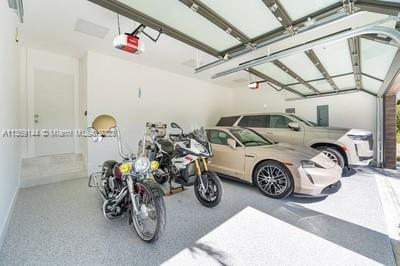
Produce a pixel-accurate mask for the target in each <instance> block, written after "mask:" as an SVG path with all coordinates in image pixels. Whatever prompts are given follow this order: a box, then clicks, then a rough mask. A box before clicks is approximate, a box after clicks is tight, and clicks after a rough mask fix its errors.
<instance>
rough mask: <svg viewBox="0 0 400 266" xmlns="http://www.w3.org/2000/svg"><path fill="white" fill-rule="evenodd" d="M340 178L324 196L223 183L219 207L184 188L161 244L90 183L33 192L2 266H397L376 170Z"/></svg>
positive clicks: (19, 212)
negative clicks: (114, 217)
mask: <svg viewBox="0 0 400 266" xmlns="http://www.w3.org/2000/svg"><path fill="white" fill-rule="evenodd" d="M342 183H343V185H342V188H341V190H340V191H339V192H338V193H336V194H334V195H331V196H330V197H328V198H326V199H323V200H316V199H296V198H289V199H287V200H272V199H269V198H266V197H264V196H263V195H262V194H261V193H259V192H258V190H257V189H255V188H254V187H251V186H249V185H245V184H241V183H237V182H233V181H227V180H224V182H223V186H224V192H225V193H224V198H223V200H222V202H221V204H220V205H219V206H218V207H216V208H214V209H207V208H205V207H202V206H201V205H200V204H199V203H198V202H197V200H196V199H195V197H194V194H193V191H192V190H186V191H184V192H182V193H179V194H177V195H174V196H170V197H166V207H167V226H166V230H165V232H164V235H163V236H162V238H161V239H160V240H159V241H158V242H157V243H155V244H146V243H144V242H142V241H141V240H139V238H138V237H137V236H136V235H135V233H134V232H132V231H130V229H129V227H128V225H127V219H126V218H123V219H121V220H118V221H112V222H110V221H106V220H105V219H104V217H103V216H102V213H101V211H100V208H101V200H100V198H99V197H98V196H97V194H96V192H95V191H91V190H90V189H89V188H88V187H87V180H86V179H77V180H73V181H68V182H63V183H56V184H51V185H45V186H40V187H33V188H26V189H22V190H21V191H20V194H19V196H18V199H17V202H16V206H15V211H14V214H13V216H12V220H11V224H10V228H9V232H8V235H7V237H6V241H5V244H4V246H3V249H2V250H1V252H0V265H117V264H118V265H159V264H162V263H165V264H169V265H188V264H199V265H201V264H203V265H204V264H207V265H210V264H213V263H210V261H209V260H207V259H206V260H205V259H204V257H205V256H207V257H208V258H211V261H212V262H214V264H215V265H221V264H222V265H223V264H226V265H242V264H244V262H248V263H250V262H251V264H252V265H255V264H258V265H322V264H323V265H345V264H346V265H348V264H352V265H367V264H368V265H372V264H383V265H394V264H395V262H394V257H393V252H392V249H391V246H390V240H389V238H388V236H387V235H386V225H385V222H384V220H383V219H384V218H383V214H382V208H381V204H380V201H379V195H378V191H377V187H376V181H375V178H374V176H373V175H368V174H363V173H358V174H354V175H352V176H350V177H344V178H343V179H342ZM253 221H254V224H253ZM258 232H259V233H258ZM260 236H262V238H260ZM204 241H206V242H204ZM207 241H208V242H207ZM207 243H209V244H208V245H207ZM218 250H223V252H218ZM199 253H202V254H205V255H203V256H200V257H197V255H196V254H199ZM248 263H246V264H248Z"/></svg>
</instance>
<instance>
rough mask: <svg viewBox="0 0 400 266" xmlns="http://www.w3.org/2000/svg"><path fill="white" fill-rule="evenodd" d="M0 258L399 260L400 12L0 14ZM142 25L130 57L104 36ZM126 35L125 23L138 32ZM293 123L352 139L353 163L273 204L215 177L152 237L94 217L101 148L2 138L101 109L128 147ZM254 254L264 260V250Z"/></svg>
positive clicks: (259, 1)
mask: <svg viewBox="0 0 400 266" xmlns="http://www.w3.org/2000/svg"><path fill="white" fill-rule="evenodd" d="M0 7H1V8H0V14H1V16H0V29H1V31H0V32H1V36H2V41H1V42H0V48H1V49H0V57H1V58H2V60H1V63H0V73H1V75H0V82H1V86H0V95H1V97H0V105H1V112H0V113H1V115H0V129H1V130H2V138H1V142H0V143H1V148H0V169H1V174H0V182H1V186H0V265H53V264H61V265H112V264H122V265H132V264H133V265H161V264H162V265H243V264H250V265H261V264H262V265H289V264H292V265H321V264H329V265H347V264H354V265H399V264H400V244H399V243H400V237H399V235H400V234H399V233H400V232H399V226H398V225H399V223H400V204H399V202H400V172H399V170H400V164H399V162H398V161H397V160H398V159H399V158H400V156H399V155H398V154H399V153H400V151H399V150H398V147H399V145H398V144H397V142H398V140H396V136H397V134H398V132H397V127H398V125H397V124H396V123H398V122H397V121H398V120H397V117H396V116H397V115H396V105H397V103H398V99H400V97H399V92H400V50H399V47H400V31H399V29H400V17H399V13H400V1H371V0H343V1H337V0H315V1H314V0H313V1H309V0H307V1H306V0H297V1H290V0H252V1H228V0H223V1H222V0H220V1H211V0H168V1H167V0H163V1H160V0H147V1H139V0H88V1H86V0H76V1H63V0H40V1H23V0H8V1H2V3H1V6H0ZM140 25H143V26H145V28H144V30H143V31H142V32H141V35H140V39H139V40H140V41H141V42H143V43H144V45H145V48H144V51H142V52H141V53H139V54H129V53H126V52H125V51H121V50H118V49H115V47H114V46H113V40H114V38H115V37H117V36H118V35H120V34H123V33H125V32H127V33H131V32H134V31H135V29H138V27H139V26H140ZM139 28H140V27H139ZM265 112H281V113H295V114H296V115H299V116H301V117H304V118H306V119H307V120H309V121H312V122H315V123H316V124H317V125H318V126H324V127H328V126H329V127H344V128H355V129H363V130H368V131H370V132H372V133H373V136H374V146H373V148H374V151H375V153H374V158H373V161H372V162H371V165H369V166H363V167H352V168H351V169H350V168H349V169H347V168H346V169H345V170H344V172H343V177H342V179H341V188H340V190H339V191H338V192H337V193H335V194H332V195H329V196H328V197H324V198H298V197H294V196H290V197H288V198H285V199H271V198H267V197H265V196H263V195H262V194H261V193H259V192H258V191H257V189H256V188H255V187H254V186H251V185H248V184H242V183H238V182H234V181H232V180H229V179H222V183H223V187H224V196H223V200H222V202H221V204H220V205H218V206H217V207H215V208H212V209H209V208H204V207H202V206H201V205H200V204H199V203H198V202H197V201H195V200H194V199H193V189H191V188H188V189H185V190H184V191H183V192H180V193H177V194H176V195H173V196H165V204H166V210H167V224H166V229H165V232H164V234H163V235H162V237H161V238H160V239H159V240H158V241H157V242H156V243H152V244H148V243H144V242H143V241H141V240H140V239H139V238H138V237H136V235H135V233H134V232H133V231H131V230H128V229H129V228H128V227H127V218H126V217H124V218H121V219H118V220H115V221H107V220H105V219H104V217H103V214H102V213H101V208H102V202H101V200H100V198H99V197H98V196H97V195H96V192H95V191H92V190H90V189H89V188H88V186H87V182H88V176H89V175H90V174H91V173H93V172H96V171H98V170H99V165H101V164H102V162H104V161H106V160H109V159H116V160H119V159H120V156H119V154H118V150H117V149H116V148H115V141H114V140H113V139H104V140H103V141H102V142H101V144H99V143H94V142H93V141H92V140H91V139H90V138H83V137H82V138H81V137H79V136H73V137H67V138H45V139H43V138H37V137H15V136H14V137H13V136H12V134H11V133H10V130H12V129H34V130H35V129H38V128H48V129H52V128H53V129H56V128H58V129H86V128H87V127H89V126H90V125H91V122H92V121H93V120H94V119H95V118H96V117H97V116H98V115H100V114H112V115H113V116H114V117H115V118H116V119H117V121H118V126H119V128H120V129H121V132H122V135H123V137H124V141H123V146H124V148H125V149H127V150H129V151H130V152H136V151H137V150H138V142H139V140H141V138H142V136H143V131H144V125H145V124H146V122H149V121H150V122H163V123H168V124H169V123H171V122H177V123H178V124H179V125H180V126H182V128H183V129H184V130H185V131H190V130H193V129H195V128H198V127H200V126H205V127H213V126H215V125H216V123H217V122H218V120H219V119H220V118H221V117H224V116H231V115H239V114H247V113H265ZM266 251H267V252H266Z"/></svg>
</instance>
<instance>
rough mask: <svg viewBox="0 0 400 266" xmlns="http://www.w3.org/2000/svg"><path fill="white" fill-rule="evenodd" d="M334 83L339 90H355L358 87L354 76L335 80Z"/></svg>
mask: <svg viewBox="0 0 400 266" xmlns="http://www.w3.org/2000/svg"><path fill="white" fill-rule="evenodd" d="M333 81H334V82H335V84H336V85H337V86H338V88H339V90H348V89H354V88H355V87H356V82H355V80H354V75H353V74H352V75H346V76H341V77H337V78H333Z"/></svg>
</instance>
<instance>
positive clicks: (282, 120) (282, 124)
mask: <svg viewBox="0 0 400 266" xmlns="http://www.w3.org/2000/svg"><path fill="white" fill-rule="evenodd" d="M290 122H292V121H291V120H290V119H289V118H287V117H286V116H283V115H271V116H270V121H269V124H270V128H288V124H289V123H290Z"/></svg>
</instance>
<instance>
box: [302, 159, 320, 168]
mask: <svg viewBox="0 0 400 266" xmlns="http://www.w3.org/2000/svg"><path fill="white" fill-rule="evenodd" d="M300 163H301V166H302V167H303V168H316V167H318V168H322V167H321V166H320V165H319V164H317V163H315V162H313V161H310V160H305V161H300Z"/></svg>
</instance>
